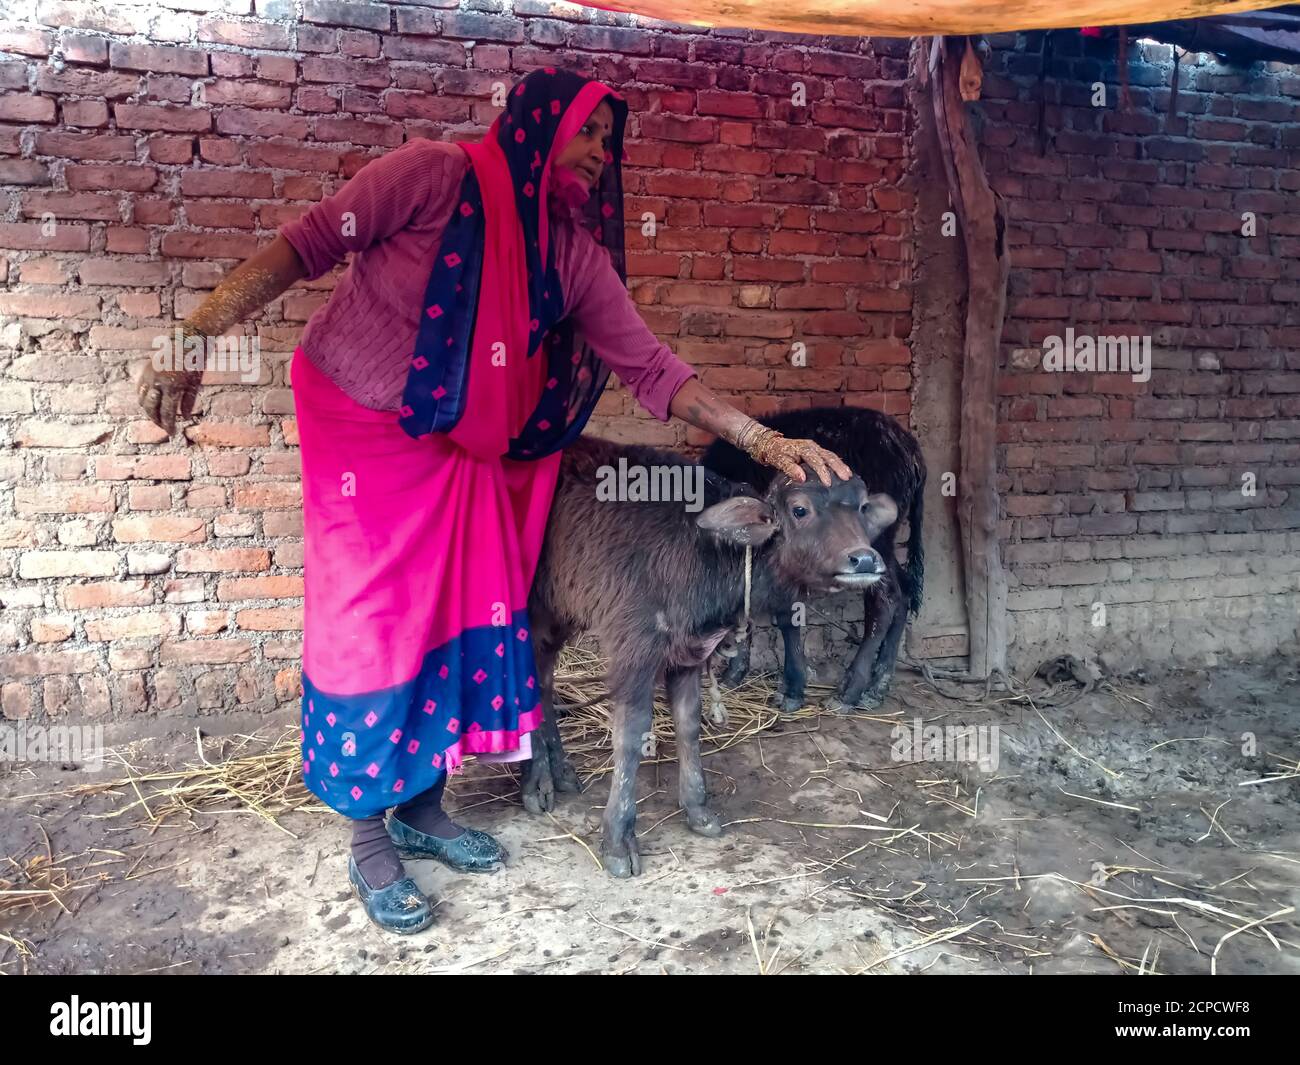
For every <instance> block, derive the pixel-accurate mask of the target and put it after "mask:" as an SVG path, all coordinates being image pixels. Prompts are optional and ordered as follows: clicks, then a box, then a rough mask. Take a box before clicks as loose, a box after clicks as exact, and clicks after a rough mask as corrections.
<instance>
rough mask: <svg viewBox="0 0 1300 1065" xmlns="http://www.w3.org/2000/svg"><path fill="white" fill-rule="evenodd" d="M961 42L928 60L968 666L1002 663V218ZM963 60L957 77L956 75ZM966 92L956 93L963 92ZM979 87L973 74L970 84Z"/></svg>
mask: <svg viewBox="0 0 1300 1065" xmlns="http://www.w3.org/2000/svg"><path fill="white" fill-rule="evenodd" d="M973 55H974V53H973V51H972V49H971V47H970V42H969V41H963V40H962V39H961V38H951V37H950V38H942V37H937V38H935V39H934V42H933V44H932V50H931V53H930V56H929V59H928V62H927V60H926V58H925V56H924V53H922V58H921V63H922V67H923V68H927V67H928V69H926V70H925V73H926V74H928V75H929V77H928V79H927V80H928V82H929V84H930V86H931V88H930V92H931V94H932V95H931V98H932V100H933V102H934V113H935V120H936V126H937V129H938V133H939V144H940V149H941V154H942V155H943V159H944V168H945V170H946V171H947V174H948V189H949V193H950V196H951V201H952V208H953V211H954V212H955V213H956V215H957V221H958V223H959V225H960V227H961V235H962V240H963V243H964V245H965V251H966V336H965V343H964V346H963V358H962V382H961V437H960V439H961V470H960V472H959V474H958V480H957V503H958V508H957V509H958V516H959V522H960V525H961V542H962V560H963V571H964V574H965V581H966V613H967V617H968V620H969V623H970V673H971V676H973V677H988V676H989V675H990V674H991V673H993V672H994V671H1005V669H1006V658H1007V614H1006V611H1007V581H1006V575H1005V573H1004V572H1003V570H1002V560H1001V552H1000V550H999V546H998V509H999V508H998V491H997V403H998V384H997V382H998V360H999V348H1000V344H1001V340H1002V323H1003V319H1004V318H1005V317H1006V309H1007V277H1008V274H1009V272H1010V262H1009V258H1008V255H1007V246H1006V219H1005V217H1004V215H1003V212H1002V208H1001V204H1000V203H999V201H998V197H997V196H996V194H995V193H994V192H993V189H992V188H991V187H990V186H989V183H988V179H987V177H986V176H985V174H984V165H983V163H982V162H981V160H980V157H979V150H978V147H977V146H976V144H975V137H974V134H973V132H972V130H971V126H970V122H969V120H968V118H967V115H966V109H965V104H964V102H963V95H966V96H967V97H968V98H969V97H970V94H971V92H972V76H973V72H972V69H971V63H972V62H973V61H974V60H973ZM963 66H964V67H965V78H963ZM963 90H964V93H963ZM974 91H975V92H978V81H977V80H976V82H975V88H974Z"/></svg>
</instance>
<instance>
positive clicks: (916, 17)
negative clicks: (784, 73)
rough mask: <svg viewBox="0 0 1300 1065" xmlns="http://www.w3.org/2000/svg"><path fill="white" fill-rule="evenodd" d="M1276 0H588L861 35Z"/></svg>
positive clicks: (1036, 23) (692, 22) (1173, 13)
mask: <svg viewBox="0 0 1300 1065" xmlns="http://www.w3.org/2000/svg"><path fill="white" fill-rule="evenodd" d="M1274 3H1275V0H1073V2H1072V3H1068V4H1067V3H1062V2H1061V0H605V2H603V3H586V4H584V6H586V7H598V8H602V9H604V10H606V11H626V12H631V13H633V14H637V15H645V16H647V17H649V18H657V19H663V20H665V21H667V22H679V23H683V24H685V25H688V26H707V27H713V26H724V27H728V28H735V29H751V30H775V31H779V32H783V33H813V34H818V35H826V34H830V35H833V36H849V37H854V36H860V37H925V36H929V35H932V34H977V33H1008V32H1010V31H1013V30H1046V29H1066V28H1070V27H1079V26H1116V25H1130V24H1134V23H1144V22H1164V21H1167V20H1170V19H1190V18H1201V17H1204V16H1206V15H1224V14H1229V13H1232V12H1241V11H1260V10H1263V9H1265V8H1268V7H1272V6H1274Z"/></svg>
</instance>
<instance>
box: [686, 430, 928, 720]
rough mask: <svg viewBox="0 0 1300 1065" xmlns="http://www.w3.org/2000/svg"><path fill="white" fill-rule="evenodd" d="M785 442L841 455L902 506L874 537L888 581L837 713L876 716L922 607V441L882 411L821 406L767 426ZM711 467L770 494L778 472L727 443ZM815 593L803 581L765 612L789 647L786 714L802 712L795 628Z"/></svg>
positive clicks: (729, 673) (731, 674)
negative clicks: (903, 554) (903, 546)
mask: <svg viewBox="0 0 1300 1065" xmlns="http://www.w3.org/2000/svg"><path fill="white" fill-rule="evenodd" d="M762 421H763V424H764V425H768V426H771V427H772V428H773V429H776V430H777V431H778V432H780V433H782V434H783V435H785V436H788V437H793V438H796V439H809V440H815V441H816V442H817V443H818V444H820V445H821V446H822V447H824V448H827V449H828V450H830V451H833V452H835V454H837V455H839V456H840V458H842V459H843V460H844V462H845V464H846V465H847V466H848V467H849V469H851V470H852V471H853V472H854V473H855V474H857V476H858V477H860V478H862V480H863V482H864V483H865V484H866V487H867V488H868V489H869V490H871V491H872V492H875V493H880V494H881V495H883V496H887V497H888V498H890V499H891V500H892V501H893V502H894V503H895V504H896V508H895V510H894V513H893V516H892V518H891V519H890V520H889V522H888V523H887V524H885V525H883V526H881V525H880V524H878V523H877V524H876V525H875V526H873V527H872V528H871V529H869V530H868V531H869V533H870V536H871V542H872V544H873V546H874V547H875V548H876V549H877V550H878V551H879V552H880V554H881V555H882V556H883V557H884V559H885V564H886V567H887V572H886V574H885V579H884V580H882V581H879V582H874V583H873V584H872V585H871V586H870V587H868V588H866V589H865V590H864V595H863V600H864V616H863V635H862V642H861V644H860V645H859V647H858V650H857V653H856V654H855V655H854V657H853V663H852V664H851V665H850V666H849V668H848V670H847V671H846V672H845V675H844V679H843V681H842V683H841V684H840V688H839V691H838V693H837V694H836V695H835V696H834V697H832V699H831V700H830V703H829V705H830V707H831V708H832V709H835V710H844V709H847V708H848V707H862V708H866V709H874V708H875V707H878V706H879V705H880V703H881V701H882V700H883V699H884V697H885V694H886V693H887V692H888V690H889V685H890V682H891V680H892V679H893V676H894V664H895V661H896V660H897V657H898V645H899V642H900V641H901V640H902V636H903V630H904V628H905V627H906V625H907V616H908V614H909V613H913V614H915V613H916V612H917V611H918V610H920V608H921V592H922V583H923V580H924V572H925V556H924V553H923V551H922V544H921V519H922V507H923V502H924V496H925V479H926V469H925V459H924V457H923V456H922V454H921V446H920V444H918V443H917V440H916V437H915V436H913V435H912V434H911V433H909V432H908V431H907V430H906V429H904V428H903V427H902V426H901V425H899V424H898V422H897V421H895V420H894V419H893V418H891V417H890V416H889V415H887V414H882V413H880V412H879V411H874V410H865V409H857V408H850V407H820V408H812V409H811V410H798V411H788V412H785V413H783V414H778V415H775V416H773V417H770V418H764V419H762ZM703 461H704V465H705V466H707V467H708V468H709V469H710V470H713V471H715V472H717V473H719V474H721V475H722V476H724V477H728V478H731V479H733V480H741V481H748V482H749V483H750V484H753V485H755V486H756V487H757V488H759V489H763V488H764V487H766V486H767V484H768V483H769V481H770V479H771V477H772V471H771V470H769V469H767V468H766V467H764V466H760V465H759V464H758V463H756V462H755V461H754V460H753V459H752V458H750V457H749V456H748V455H746V454H745V453H744V452H741V451H739V450H737V449H736V448H734V447H732V446H731V445H730V444H728V443H726V442H725V441H721V440H720V441H718V442H717V443H715V444H713V445H712V446H711V447H710V448H709V449H708V451H707V452H705V455H704V460H703ZM903 515H906V516H907V522H908V526H909V532H908V540H907V568H906V570H904V569H903V568H902V567H901V566H900V565H899V564H898V561H897V559H896V557H895V554H894V540H895V538H896V536H897V535H898V519H899V518H900V517H902V516H903ZM809 591H810V589H807V588H800V587H799V586H798V584H797V583H796V582H793V581H792V582H788V583H786V584H784V585H781V586H778V587H775V588H773V589H771V591H770V595H769V597H768V600H767V602H766V604H765V605H766V606H767V607H768V608H769V609H770V610H771V612H772V619H773V621H774V622H775V623H776V625H777V627H778V628H779V629H780V630H781V636H782V642H783V644H784V647H785V661H784V668H783V670H782V673H783V689H784V690H783V693H782V697H781V702H780V705H781V708H782V709H783V710H787V711H793V710H797V709H799V707H801V706H803V704H804V694H805V689H806V685H807V666H806V663H805V660H804V652H803V638H802V629H801V627H799V626H797V625H795V624H794V623H793V614H792V610H793V607H794V604H795V603H796V602H800V601H802V599H803V598H804V597H805V595H806V594H807V593H808V592H809ZM747 651H748V646H747V645H746V646H744V647H742V650H741V653H740V654H739V655H736V656H735V657H733V658H732V659H731V662H730V663H729V664H728V667H727V670H726V672H725V673H724V674H723V678H722V679H723V683H725V684H728V685H731V686H734V685H736V684H739V683H740V681H741V680H742V679H744V676H745V673H746V672H747V671H748V669H749V660H748V654H747Z"/></svg>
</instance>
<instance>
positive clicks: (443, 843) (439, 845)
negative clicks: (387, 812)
mask: <svg viewBox="0 0 1300 1065" xmlns="http://www.w3.org/2000/svg"><path fill="white" fill-rule="evenodd" d="M388 835H389V837H390V838H391V839H392V841H393V842H394V843H395V844H397V853H398V854H399V855H401V856H402V857H403V858H432V859H434V860H435V861H439V862H442V864H443V865H446V866H450V867H451V868H452V869H455V870H456V872H458V873H494V872H496V871H497V870H498V869H500V868H501V866H502V865H503V864H504V862H505V860H506V852H505V851H504V850H503V849H502V847H501V844H500V843H498V842H497V841H496V840H495V839H493V838H492V837H491V836H489V835H488V834H487V833H486V832H480V831H479V830H478V829H476V828H467V829H465V831H464V832H462V833H461V834H460V835H459V836H456V837H455V838H454V839H442V838H441V837H439V836H433V835H430V834H429V833H428V832H421V831H419V830H418V829H414V828H412V827H411V826H410V825H407V824H403V823H402V822H401V821H399V820H398V819H397V818H396V817H390V818H389V819H388Z"/></svg>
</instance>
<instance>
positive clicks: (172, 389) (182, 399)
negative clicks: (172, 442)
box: [137, 361, 203, 436]
mask: <svg viewBox="0 0 1300 1065" xmlns="http://www.w3.org/2000/svg"><path fill="white" fill-rule="evenodd" d="M202 378H203V371H202V370H159V369H157V368H156V367H155V366H154V364H153V363H152V361H151V362H146V363H145V366H144V372H143V373H142V374H141V375H140V381H139V384H138V385H137V395H138V396H139V398H140V407H141V409H142V410H143V411H144V413H145V417H147V418H148V419H149V420H150V421H151V422H153V423H154V425H156V426H158V428H160V429H161V430H162V431H163V432H165V433H166V434H167V435H168V436H171V435H172V433H173V432H175V431H176V415H177V414H178V413H179V414H180V416H181V417H182V418H188V417H190V416H191V415H193V413H194V404H195V401H196V400H197V399H198V395H199V382H200V381H201V380H202Z"/></svg>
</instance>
